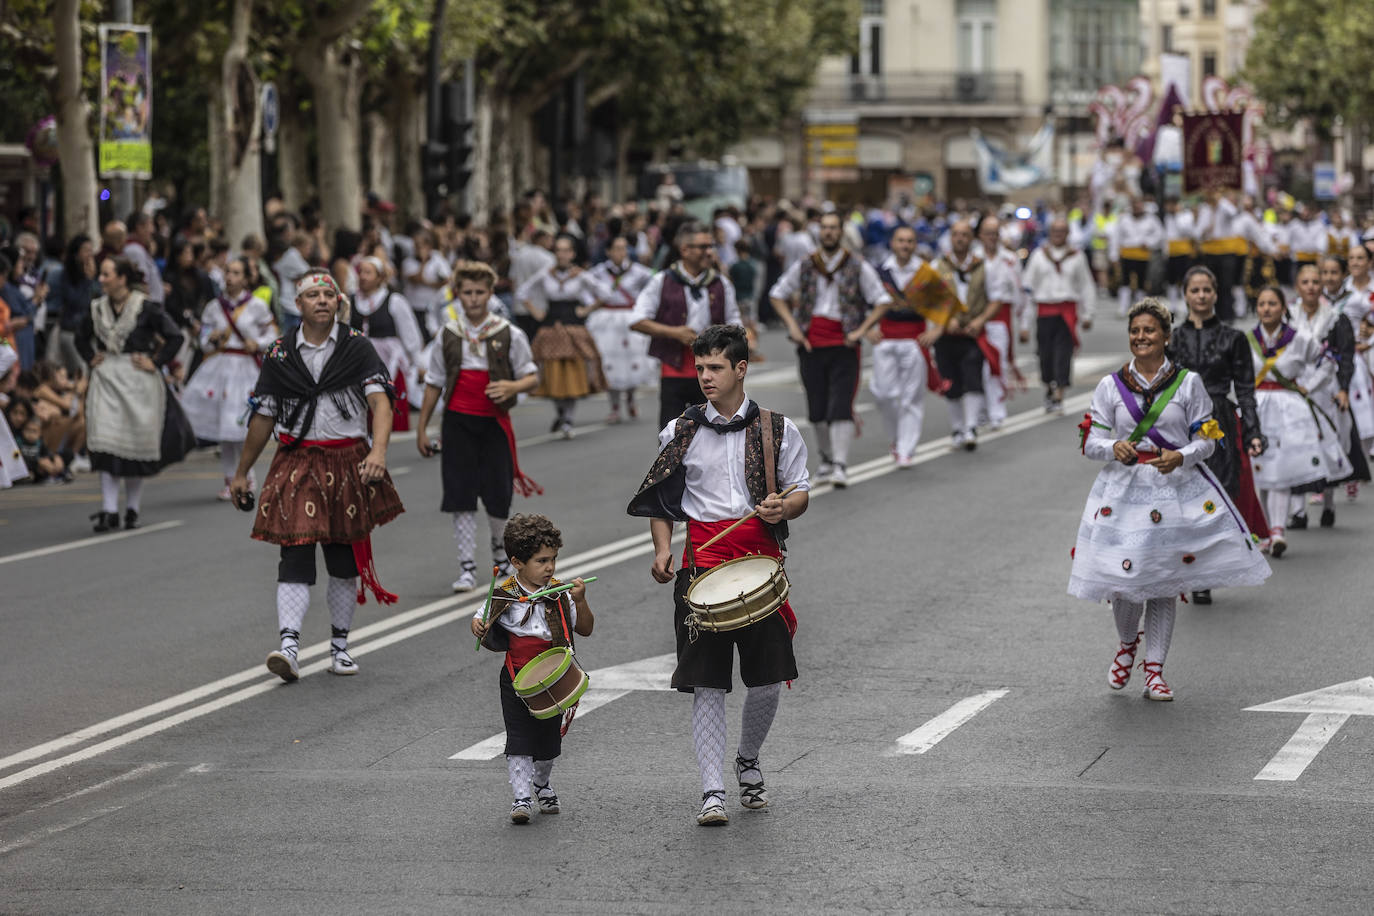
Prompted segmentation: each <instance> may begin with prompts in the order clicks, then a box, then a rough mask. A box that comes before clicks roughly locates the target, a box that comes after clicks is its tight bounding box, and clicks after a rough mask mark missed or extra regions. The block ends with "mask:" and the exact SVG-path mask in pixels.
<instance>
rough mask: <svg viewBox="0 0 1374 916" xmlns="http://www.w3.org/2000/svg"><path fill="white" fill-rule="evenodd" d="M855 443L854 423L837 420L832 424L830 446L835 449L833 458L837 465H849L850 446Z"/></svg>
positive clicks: (832, 453) (832, 454)
mask: <svg viewBox="0 0 1374 916" xmlns="http://www.w3.org/2000/svg"><path fill="white" fill-rule="evenodd" d="M853 441H854V421H853V420H836V421H834V422H833V423H831V424H830V444H831V447H832V448H834V451H833V452H831V457H833V458H834V459H835V463H836V464H839V465H845V466H847V465H848V464H849V445H850V443H852V442H853Z"/></svg>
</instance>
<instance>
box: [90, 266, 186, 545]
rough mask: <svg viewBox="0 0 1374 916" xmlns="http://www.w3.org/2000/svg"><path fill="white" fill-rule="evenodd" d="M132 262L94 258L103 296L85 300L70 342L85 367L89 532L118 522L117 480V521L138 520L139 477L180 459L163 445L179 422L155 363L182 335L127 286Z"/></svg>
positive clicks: (135, 279) (164, 360) (132, 524)
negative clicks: (93, 486)
mask: <svg viewBox="0 0 1374 916" xmlns="http://www.w3.org/2000/svg"><path fill="white" fill-rule="evenodd" d="M141 282H142V278H141V277H140V276H139V273H138V271H137V269H136V268H135V267H134V266H133V264H132V263H131V262H130V261H129V259H128V258H125V257H123V256H122V255H116V256H111V257H106V258H105V259H104V260H102V261H101V262H100V287H101V289H102V290H104V292H105V295H103V296H101V297H100V298H99V299H96V300H95V301H94V302H92V303H91V311H90V314H89V315H87V316H86V318H85V320H84V321H83V322H82V325H81V329H80V330H79V331H78V332H77V335H76V349H77V352H78V353H80V354H81V358H82V359H84V360H85V361H86V362H87V363H89V364H90V367H91V378H90V385H89V387H88V388H87V390H86V448H87V449H88V450H89V452H90V455H91V467H92V468H93V469H94V470H97V471H99V472H100V500H101V502H100V511H99V512H97V513H95V514H94V515H92V516H91V518H92V520H94V522H95V530H96V531H97V532H102V531H113V530H116V529H118V528H119V482H120V481H121V480H123V481H124V494H125V508H124V527H125V528H137V527H138V513H139V509H140V504H141V502H142V498H143V479H144V478H145V477H151V476H153V475H154V474H156V473H157V472H158V471H160V470H162V468H163V467H165V466H166V465H167V464H169V463H170V462H171V461H180V460H181V459H182V458H183V457H185V451H180V454H170V453H169V450H168V449H167V448H166V447H164V436H163V434H164V432H166V431H167V428H168V419H169V418H178V419H180V421H181V422H183V423H184V422H185V414H183V413H182V412H181V408H180V406H179V405H178V404H177V402H176V398H175V396H174V395H172V393H171V392H170V391H169V390H168V388H167V382H166V381H165V380H164V379H163V376H162V367H163V366H165V365H167V364H168V363H170V362H171V361H172V359H173V358H174V357H175V356H176V354H177V350H178V349H180V347H181V340H182V334H181V330H180V328H178V327H177V326H176V323H175V322H173V321H172V319H171V318H169V317H168V316H167V313H166V312H164V311H163V310H162V307H161V306H158V305H155V304H153V303H152V302H149V301H148V300H147V299H146V298H145V297H144V295H143V293H141V292H139V291H138V290H135V289H133V288H132V287H133V285H134V284H136V283H141Z"/></svg>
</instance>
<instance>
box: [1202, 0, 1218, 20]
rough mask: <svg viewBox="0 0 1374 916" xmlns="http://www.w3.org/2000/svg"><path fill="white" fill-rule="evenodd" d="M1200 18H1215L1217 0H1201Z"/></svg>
mask: <svg viewBox="0 0 1374 916" xmlns="http://www.w3.org/2000/svg"><path fill="white" fill-rule="evenodd" d="M1202 18H1203V19H1215V18H1217V0H1202Z"/></svg>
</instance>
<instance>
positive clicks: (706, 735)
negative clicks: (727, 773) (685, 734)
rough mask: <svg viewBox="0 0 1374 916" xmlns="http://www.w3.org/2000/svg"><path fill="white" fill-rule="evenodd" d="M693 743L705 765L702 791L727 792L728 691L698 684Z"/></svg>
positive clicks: (703, 766)
mask: <svg viewBox="0 0 1374 916" xmlns="http://www.w3.org/2000/svg"><path fill="white" fill-rule="evenodd" d="M692 742H693V744H695V745H696V752H697V765H698V766H699V767H700V768H701V791H702V792H723V791H725V783H724V781H723V780H722V778H721V771H722V769H723V768H724V766H725V691H724V690H719V689H717V688H715V687H698V688H696V692H695V693H694V694H693V695H692Z"/></svg>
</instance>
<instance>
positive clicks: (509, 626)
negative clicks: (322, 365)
mask: <svg viewBox="0 0 1374 916" xmlns="http://www.w3.org/2000/svg"><path fill="white" fill-rule="evenodd" d="M562 546H563V536H562V534H561V533H560V532H559V530H558V529H557V528H555V527H554V526H553V522H551V521H549V520H548V519H547V518H545V517H544V516H542V515H517V516H515V517H513V518H512V519H510V521H508V522H507V523H506V530H505V547H506V554H507V556H509V557H510V563H511V565H512V566H513V567H515V575H513V576H511V577H509V578H508V579H506V580H505V581H504V582H502V583H500V584H499V585H498V586H497V587H496V588H495V589H494V590H493V592H492V600H491V611H490V617H489V619H490V622H488V620H487V619H484V617H486V616H487V614H486V610H485V609H484V610H482V611H478V612H477V614H476V616H475V617H473V619H472V632H473V634H474V635H476V636H477V638H478V639H480V640H481V641H482V645H484V646H486V647H487V648H488V649H491V650H492V651H493V652H504V653H506V663H505V664H504V665H503V666H502V667H501V676H500V684H501V715H502V717H503V718H504V719H505V721H506V768H507V770H508V771H509V773H510V785H511V790H512V791H513V792H514V793H515V802H514V803H513V804H512V805H511V809H510V819H511V821H512V822H513V823H516V824H526V823H529V819H530V814H531V813H532V810H533V807H534V805H533V803H534V802H537V803H538V805H539V812H540V813H541V814H557V813H558V811H559V807H558V796H557V795H556V794H554V791H553V788H552V786H551V785H550V782H549V776H550V774H551V773H552V772H553V761H554V759H555V758H556V757H557V756H558V755H559V753H560V752H561V750H562V746H563V737H562V736H563V732H565V731H566V730H567V727H566V726H565V725H563V724H562V718H563V717H561V716H553V717H552V718H548V719H536V718H535V717H534V716H533V715H532V714H531V713H530V710H529V709H528V708H527V707H526V706H525V704H524V702H523V701H522V700H521V699H520V698H519V697H518V696H516V694H515V687H514V686H513V684H512V681H513V680H514V679H515V676H516V673H517V672H518V671H519V670H520V669H521V668H522V667H524V666H525V665H526V664H528V663H529V661H530V660H531V659H533V658H534V657H535V656H536V655H539V654H540V653H541V652H544V651H546V650H548V649H551V648H553V647H555V646H564V647H567V648H569V649H571V648H572V646H573V634H574V633H575V634H577V635H578V636H590V635H591V634H592V626H593V624H595V622H596V618H595V617H594V616H593V615H592V609H591V606H590V605H588V604H587V588H586V584H585V583H584V582H583V581H582V580H581V579H574V580H573V581H572V588H571V589H569V590H568V591H566V592H562V593H560V594H557V595H551V596H549V597H546V598H542V599H535V600H533V601H525V600H522V599H523V597H524V596H526V595H533V594H534V593H536V592H540V591H543V590H545V589H548V588H550V587H553V586H557V585H559V584H560V583H559V582H558V580H556V579H554V578H553V570H554V567H555V565H557V562H558V551H559V549H560V548H562ZM574 708H576V707H574ZM571 713H572V711H571V710H569V721H571ZM531 787H533V789H534V798H533V799H531V792H530V790H531Z"/></svg>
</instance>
